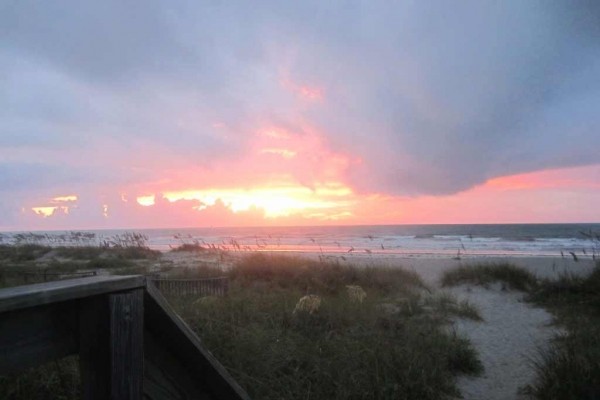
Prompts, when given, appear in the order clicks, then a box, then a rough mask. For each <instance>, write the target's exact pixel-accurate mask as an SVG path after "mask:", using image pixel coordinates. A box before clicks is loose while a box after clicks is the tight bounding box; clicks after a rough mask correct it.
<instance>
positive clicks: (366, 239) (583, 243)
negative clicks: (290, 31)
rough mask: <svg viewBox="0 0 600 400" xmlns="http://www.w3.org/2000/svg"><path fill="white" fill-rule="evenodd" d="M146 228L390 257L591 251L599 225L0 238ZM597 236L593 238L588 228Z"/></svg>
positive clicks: (186, 237) (281, 248)
mask: <svg viewBox="0 0 600 400" xmlns="http://www.w3.org/2000/svg"><path fill="white" fill-rule="evenodd" d="M127 232H130V233H131V232H136V233H140V234H141V235H142V236H143V239H142V240H143V241H144V242H145V243H146V244H147V245H148V246H149V247H151V248H153V249H158V250H162V251H168V250H169V249H171V248H174V247H176V246H179V245H181V244H184V243H198V244H200V245H203V246H210V247H218V248H220V249H223V250H231V251H269V252H312V253H324V254H325V253H327V254H331V253H336V254H343V253H352V254H355V255H359V254H360V255H362V256H365V257H370V256H376V255H378V254H381V255H386V256H394V255H396V256H400V257H402V256H410V257H438V256H439V257H448V256H460V257H469V256H490V257H492V256H494V257H495V256H514V257H521V256H534V257H557V256H558V257H560V256H561V255H562V256H565V257H571V254H569V253H570V252H573V253H575V254H576V255H577V256H578V257H592V254H596V255H597V254H598V253H599V250H600V240H598V239H599V238H598V236H597V235H600V224H490V225H486V224H482V225H377V226H303V227H241V228H177V229H174V228H173V229H172V228H167V229H138V230H96V231H93V230H92V231H77V232H70V231H60V232H59V231H49V232H42V231H38V232H5V233H2V234H0V244H1V243H4V244H14V243H38V244H49V245H53V246H58V245H68V246H73V245H97V244H101V243H103V242H110V241H113V239H114V238H119V237H121V238H122V237H123V236H124V235H125V234H126V233H127ZM590 233H592V234H594V235H596V239H595V240H592V239H590V238H589V237H588V236H587V235H589V234H590Z"/></svg>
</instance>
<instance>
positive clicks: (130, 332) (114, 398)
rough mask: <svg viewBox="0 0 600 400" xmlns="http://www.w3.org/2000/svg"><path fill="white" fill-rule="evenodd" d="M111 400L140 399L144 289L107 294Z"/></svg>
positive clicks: (142, 362)
mask: <svg viewBox="0 0 600 400" xmlns="http://www.w3.org/2000/svg"><path fill="white" fill-rule="evenodd" d="M109 309H110V364H111V382H110V384H111V397H110V398H111V400H141V399H142V396H143V384H144V383H143V382H144V290H143V289H135V290H132V291H129V292H125V293H119V294H110V295H109Z"/></svg>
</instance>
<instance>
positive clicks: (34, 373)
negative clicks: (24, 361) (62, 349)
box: [0, 356, 81, 400]
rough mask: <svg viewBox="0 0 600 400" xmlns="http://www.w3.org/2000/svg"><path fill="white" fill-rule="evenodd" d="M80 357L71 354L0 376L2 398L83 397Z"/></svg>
mask: <svg viewBox="0 0 600 400" xmlns="http://www.w3.org/2000/svg"><path fill="white" fill-rule="evenodd" d="M80 385H81V383H80V375H79V357H77V356H71V357H66V358H64V359H62V360H57V361H52V362H49V363H46V364H44V365H41V366H39V367H36V368H30V369H29V370H27V371H25V372H23V373H22V374H20V375H18V376H0V398H2V399H3V400H71V399H73V400H74V399H78V398H80V394H81V390H80Z"/></svg>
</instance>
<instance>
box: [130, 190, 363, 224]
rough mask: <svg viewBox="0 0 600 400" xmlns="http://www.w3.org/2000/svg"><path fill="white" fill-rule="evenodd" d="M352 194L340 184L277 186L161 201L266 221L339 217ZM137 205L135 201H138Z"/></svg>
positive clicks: (189, 193)
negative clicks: (258, 214)
mask: <svg viewBox="0 0 600 400" xmlns="http://www.w3.org/2000/svg"><path fill="white" fill-rule="evenodd" d="M351 194H352V190H351V189H350V188H348V187H346V186H342V185H340V184H329V185H324V186H320V187H317V188H314V189H310V188H307V187H304V186H281V187H269V188H252V189H205V190H185V191H177V192H175V191H174V192H165V193H164V197H165V198H166V199H167V200H168V201H170V202H175V201H178V200H197V201H199V202H201V203H202V205H201V206H200V207H198V208H197V209H199V210H202V209H204V208H206V207H207V206H213V205H215V204H216V203H217V201H221V202H223V204H224V205H225V206H227V207H228V208H230V209H231V210H232V211H233V212H235V213H238V212H242V211H248V210H250V209H252V208H258V209H262V210H264V212H265V217H267V218H277V217H282V216H289V215H292V214H297V213H307V215H308V214H311V215H312V214H315V213H317V212H318V211H320V212H319V215H328V213H327V212H326V210H329V211H332V212H331V213H332V214H339V211H338V210H339V209H340V207H347V206H349V204H350V202H349V200H348V199H347V198H346V197H347V196H349V195H351ZM138 201H139V199H138Z"/></svg>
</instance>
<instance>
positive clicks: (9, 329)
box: [0, 276, 249, 400]
mask: <svg viewBox="0 0 600 400" xmlns="http://www.w3.org/2000/svg"><path fill="white" fill-rule="evenodd" d="M76 353H78V354H79V364H80V374H81V382H82V395H83V396H82V397H83V399H85V400H90V399H112V400H125V399H127V400H129V399H131V400H139V399H142V398H144V399H151V400H158V399H248V398H249V397H248V395H247V394H246V392H245V391H244V390H243V389H242V388H241V387H240V386H239V385H238V384H237V383H236V382H235V381H234V380H233V378H232V377H231V376H230V375H229V373H228V372H227V371H226V370H225V368H224V367H223V366H222V365H221V364H220V363H219V362H218V361H217V360H216V359H215V358H214V357H213V355H212V354H211V353H210V352H209V351H208V350H207V349H206V348H204V346H203V345H202V344H201V342H200V339H199V338H198V337H197V336H196V335H195V334H194V332H193V331H192V330H191V329H190V328H189V327H188V325H187V324H186V323H185V322H184V321H183V320H182V319H181V318H179V317H178V316H177V315H176V314H175V312H174V311H173V310H172V309H171V307H170V306H169V304H168V303H167V301H166V300H165V299H164V297H163V296H162V295H161V294H160V292H159V291H158V290H157V289H156V287H154V285H153V284H147V282H146V279H145V278H144V277H142V276H102V277H100V276H96V277H88V278H80V279H72V280H65V281H56V282H48V283H41V284H35V285H27V286H20V287H14V288H9V289H2V290H0V375H10V374H16V373H19V372H20V371H23V370H24V369H26V368H29V367H33V366H37V365H39V364H42V363H45V362H48V361H51V360H55V359H59V358H62V357H65V356H68V355H71V354H76Z"/></svg>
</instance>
